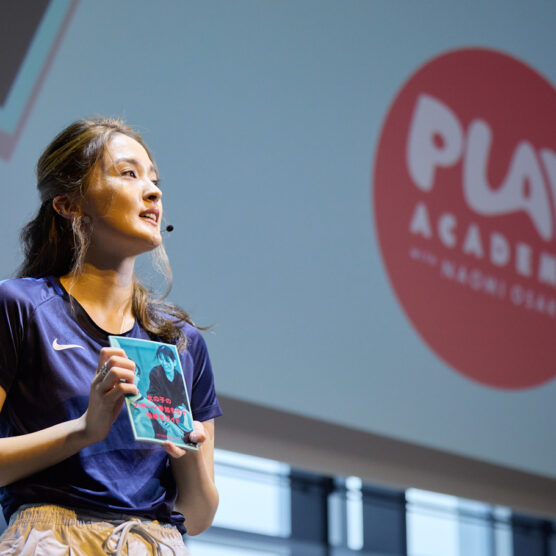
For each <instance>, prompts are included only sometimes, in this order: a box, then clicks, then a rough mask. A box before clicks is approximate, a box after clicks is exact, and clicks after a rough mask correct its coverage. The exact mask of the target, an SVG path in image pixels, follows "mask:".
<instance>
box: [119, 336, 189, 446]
mask: <svg viewBox="0 0 556 556" xmlns="http://www.w3.org/2000/svg"><path fill="white" fill-rule="evenodd" d="M109 339H110V345H111V346H112V347H118V348H121V349H123V350H124V351H125V353H126V355H127V357H129V359H131V360H132V361H133V362H134V363H135V384H136V385H137V388H138V390H139V393H138V394H137V395H135V396H126V398H125V403H126V406H127V412H128V414H129V419H130V421H131V428H132V429H133V434H134V435H135V439H136V440H146V441H149V442H160V443H163V442H166V441H167V440H171V441H172V442H173V443H174V444H176V446H180V447H182V448H185V449H187V450H197V449H198V447H197V444H195V443H193V442H189V433H191V432H192V431H193V416H192V414H191V406H190V404H189V396H188V394H187V387H186V385H185V380H184V377H183V371H182V368H181V363H180V358H179V356H178V350H177V349H176V346H174V345H171V344H164V343H162V342H152V341H150V340H140V339H138V338H126V337H125V336H109Z"/></svg>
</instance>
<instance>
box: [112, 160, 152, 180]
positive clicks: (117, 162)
mask: <svg viewBox="0 0 556 556" xmlns="http://www.w3.org/2000/svg"><path fill="white" fill-rule="evenodd" d="M120 162H127V163H128V164H133V165H134V166H141V164H140V163H139V161H138V160H137V159H135V158H126V157H122V158H117V159H116V160H114V166H116V164H119V163H120ZM149 172H153V173H154V174H156V177H157V178H158V170H157V169H156V168H155V166H154V164H151V167H150V169H149Z"/></svg>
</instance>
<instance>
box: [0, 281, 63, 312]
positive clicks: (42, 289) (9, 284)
mask: <svg viewBox="0 0 556 556" xmlns="http://www.w3.org/2000/svg"><path fill="white" fill-rule="evenodd" d="M60 293H61V291H56V284H55V282H54V281H53V280H52V279H51V278H48V277H45V278H9V279H7V280H2V281H0V301H1V302H2V303H3V304H5V303H15V304H18V305H26V306H37V305H40V304H41V303H43V302H44V301H47V300H48V299H50V298H51V297H52V296H53V295H57V294H60Z"/></svg>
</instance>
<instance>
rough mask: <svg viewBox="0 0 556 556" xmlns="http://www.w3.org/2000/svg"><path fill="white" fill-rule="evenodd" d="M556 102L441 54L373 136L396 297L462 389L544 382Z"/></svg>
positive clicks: (552, 312) (536, 84) (517, 79)
mask: <svg viewBox="0 0 556 556" xmlns="http://www.w3.org/2000/svg"><path fill="white" fill-rule="evenodd" d="M555 130H556V91H555V89H554V87H553V86H552V85H551V84H550V83H549V82H548V81H547V80H546V79H545V78H543V77H542V76H541V75H540V74H539V73H537V72H536V71H535V70H533V69H532V68H530V67H529V66H527V65H526V64H524V63H523V62H521V61H519V60H517V59H515V58H513V57H511V56H508V55H506V54H503V53H500V52H495V51H492V50H484V49H465V50H458V51H453V52H449V53H447V54H443V55H441V56H439V57H437V58H434V59H433V60H431V61H429V62H428V63H426V64H425V65H424V66H423V67H421V68H420V69H419V70H418V71H417V72H416V73H415V74H414V75H413V76H412V77H411V78H410V79H409V80H408V82H407V83H406V84H405V85H404V87H403V88H402V90H401V92H400V93H399V94H398V95H397V97H396V98H395V100H394V103H393V104H392V106H391V108H390V110H389V112H388V115H387V118H386V121H385V123H384V126H383V129H382V132H381V135H380V140H379V144H378V149H377V153H376V161H375V169H374V215H375V221H376V227H377V232H378V238H379V243H380V249H381V253H382V257H383V260H384V264H385V266H386V269H387V272H388V275H389V277H390V280H391V283H392V285H393V288H394V290H395V292H396V295H397V297H398V299H399V301H400V303H401V305H402V307H403V309H404V310H405V312H406V314H407V316H408V317H409V319H410V321H411V322H412V324H413V325H414V327H415V328H416V329H417V331H418V332H419V333H420V335H421V336H422V338H423V339H424V340H425V342H426V343H427V344H428V345H429V346H430V347H431V348H432V349H433V350H434V351H435V352H436V353H437V354H438V355H439V356H440V357H442V359H444V360H445V361H446V362H447V363H448V364H449V365H451V366H452V367H453V368H455V369H456V370H457V371H459V372H461V373H463V374H464V375H466V376H467V377H469V378H472V379H474V380H477V381H479V382H481V383H483V384H487V385H489V386H495V387H500V388H527V387H532V386H536V385H539V384H542V383H544V382H546V381H548V380H550V379H551V378H552V377H554V376H555V375H556V132H555Z"/></svg>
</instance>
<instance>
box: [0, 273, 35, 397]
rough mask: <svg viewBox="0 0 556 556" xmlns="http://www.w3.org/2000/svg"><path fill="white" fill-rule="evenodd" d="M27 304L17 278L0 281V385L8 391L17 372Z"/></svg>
mask: <svg viewBox="0 0 556 556" xmlns="http://www.w3.org/2000/svg"><path fill="white" fill-rule="evenodd" d="M28 313H29V308H28V304H26V303H25V302H24V299H23V296H22V295H21V293H20V291H19V290H18V280H4V281H3V282H0V345H1V346H2V349H0V386H2V388H4V390H5V391H6V392H8V391H9V390H10V388H11V386H12V383H13V382H14V379H15V375H16V372H17V367H18V362H19V353H20V347H21V345H22V343H23V336H24V333H25V323H26V321H27V316H28Z"/></svg>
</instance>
